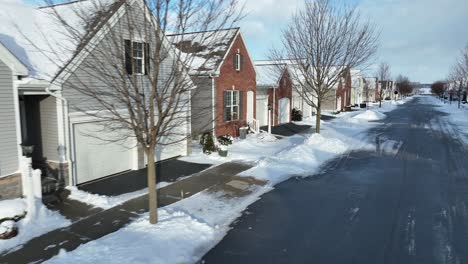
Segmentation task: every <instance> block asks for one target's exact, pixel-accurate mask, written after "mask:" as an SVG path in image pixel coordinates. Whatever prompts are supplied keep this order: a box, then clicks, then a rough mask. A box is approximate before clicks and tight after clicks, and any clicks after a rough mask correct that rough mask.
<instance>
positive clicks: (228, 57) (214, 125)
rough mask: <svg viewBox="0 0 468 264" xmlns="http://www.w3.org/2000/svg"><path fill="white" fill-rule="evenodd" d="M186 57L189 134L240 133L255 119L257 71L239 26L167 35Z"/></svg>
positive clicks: (218, 134) (219, 134) (217, 134)
mask: <svg viewBox="0 0 468 264" xmlns="http://www.w3.org/2000/svg"><path fill="white" fill-rule="evenodd" d="M168 37H169V39H170V41H171V42H172V43H173V45H174V46H175V47H176V48H177V49H179V50H180V51H181V52H182V53H183V54H187V57H191V58H193V59H190V61H188V62H187V64H188V65H187V66H188V67H189V73H190V76H191V78H192V80H193V82H194V83H195V85H196V86H197V91H195V92H193V93H192V97H191V98H192V100H191V109H192V116H191V120H192V135H193V136H194V137H197V136H199V135H200V134H202V133H204V132H213V133H214V134H215V135H216V136H221V135H226V134H230V135H232V136H238V135H239V128H241V127H244V126H247V125H249V124H252V122H254V120H255V97H256V91H257V89H256V74H255V68H254V64H253V61H252V59H251V57H250V55H249V52H248V50H247V47H246V45H245V42H244V39H243V37H242V34H241V32H240V29H239V28H230V29H223V30H216V31H205V32H194V33H186V34H178V35H169V36H168Z"/></svg>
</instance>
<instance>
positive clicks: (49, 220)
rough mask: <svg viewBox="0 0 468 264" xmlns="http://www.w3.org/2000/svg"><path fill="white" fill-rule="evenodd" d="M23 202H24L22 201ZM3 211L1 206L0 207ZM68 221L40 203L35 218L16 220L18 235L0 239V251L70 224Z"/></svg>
mask: <svg viewBox="0 0 468 264" xmlns="http://www.w3.org/2000/svg"><path fill="white" fill-rule="evenodd" d="M24 203H25V202H24ZM0 211H3V208H0ZM70 223H71V222H70V221H69V220H67V219H66V218H64V217H63V216H62V215H61V214H59V213H57V212H54V211H51V210H49V209H47V208H46V207H45V206H44V205H42V204H40V206H39V208H37V212H36V216H35V218H33V219H31V218H27V217H26V218H24V219H22V220H20V221H19V222H17V226H18V231H19V233H18V235H17V236H16V237H14V238H11V239H8V240H0V253H1V252H4V251H7V250H10V249H12V248H16V247H20V246H21V245H22V244H24V243H26V242H28V241H29V240H31V239H32V238H34V237H37V236H40V235H42V234H45V233H47V232H49V231H52V230H55V229H58V228H62V227H65V226H68V225H70Z"/></svg>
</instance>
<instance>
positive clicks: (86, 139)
mask: <svg viewBox="0 0 468 264" xmlns="http://www.w3.org/2000/svg"><path fill="white" fill-rule="evenodd" d="M74 133H75V155H76V179H77V183H78V184H80V183H84V182H88V181H92V180H96V179H99V178H102V177H105V176H109V175H112V174H116V173H119V172H122V171H126V170H130V169H131V167H132V157H133V155H132V154H133V152H132V150H131V149H129V148H126V147H124V146H122V145H121V144H119V143H109V142H106V141H103V140H101V139H100V138H103V135H105V132H103V131H102V126H100V125H99V123H98V122H93V123H84V124H75V125H74ZM93 135H94V136H96V135H99V138H96V137H93Z"/></svg>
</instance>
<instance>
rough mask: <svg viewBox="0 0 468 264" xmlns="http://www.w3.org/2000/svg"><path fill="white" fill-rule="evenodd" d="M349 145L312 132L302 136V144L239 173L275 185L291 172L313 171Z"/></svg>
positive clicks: (342, 151) (342, 152) (307, 173)
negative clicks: (304, 137) (305, 137)
mask: <svg viewBox="0 0 468 264" xmlns="http://www.w3.org/2000/svg"><path fill="white" fill-rule="evenodd" d="M349 147H350V146H349V145H348V144H346V143H344V142H343V141H341V140H340V139H337V138H328V137H325V136H323V135H320V134H313V135H312V136H310V137H309V138H307V139H305V140H304V142H303V144H298V145H296V146H292V147H291V148H289V149H285V150H284V151H282V152H280V153H278V154H277V155H275V156H271V157H268V158H266V159H264V160H261V161H260V162H259V163H258V165H257V166H255V167H253V168H252V169H249V170H247V171H244V172H242V173H241V175H245V176H253V177H255V178H257V179H261V180H266V181H268V182H269V184H270V185H275V184H277V183H279V182H282V181H284V180H287V179H288V178H290V177H292V176H308V175H313V174H314V173H316V172H317V171H318V169H319V168H320V166H321V165H322V164H324V163H325V162H326V161H328V160H330V159H333V158H335V157H337V156H339V155H342V154H344V153H345V152H347V151H348V150H349V149H350V148H349Z"/></svg>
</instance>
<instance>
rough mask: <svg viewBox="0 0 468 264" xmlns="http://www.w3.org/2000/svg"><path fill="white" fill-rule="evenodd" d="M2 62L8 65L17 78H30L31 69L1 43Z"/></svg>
mask: <svg viewBox="0 0 468 264" xmlns="http://www.w3.org/2000/svg"><path fill="white" fill-rule="evenodd" d="M0 55H2V56H0V58H1V59H0V61H3V63H5V64H6V66H7V67H8V68H10V70H11V72H12V74H13V75H15V76H28V75H29V69H28V67H27V66H26V65H25V64H24V63H23V62H22V61H21V60H20V59H19V58H18V57H17V56H16V54H14V53H13V52H11V50H9V49H8V48H7V47H6V46H5V45H4V44H3V43H2V42H1V41H0Z"/></svg>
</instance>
